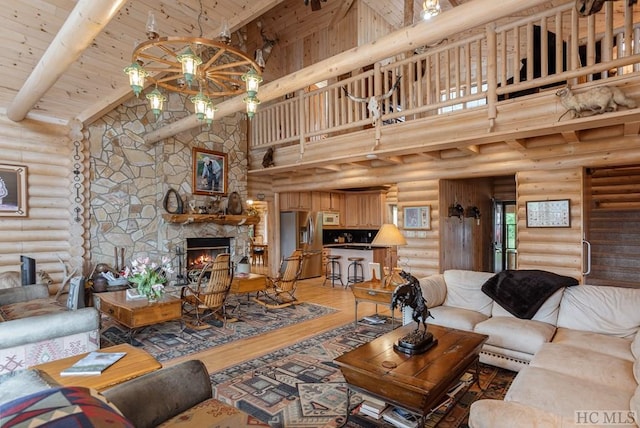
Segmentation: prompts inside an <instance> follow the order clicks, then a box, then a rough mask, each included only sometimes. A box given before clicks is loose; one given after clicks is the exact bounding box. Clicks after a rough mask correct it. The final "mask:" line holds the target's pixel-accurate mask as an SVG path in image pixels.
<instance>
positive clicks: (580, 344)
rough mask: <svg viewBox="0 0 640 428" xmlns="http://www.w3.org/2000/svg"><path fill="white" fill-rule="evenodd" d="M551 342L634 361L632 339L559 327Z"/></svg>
mask: <svg viewBox="0 0 640 428" xmlns="http://www.w3.org/2000/svg"><path fill="white" fill-rule="evenodd" d="M551 342H552V343H559V344H563V345H569V346H573V347H575V348H580V349H584V350H585V351H592V350H594V349H597V350H598V352H601V353H603V354H607V355H611V356H613V357H616V358H622V359H624V360H629V361H633V355H632V354H631V347H630V344H631V341H629V339H624V338H621V337H615V336H607V335H605V334H598V333H591V332H588V331H579V330H569V329H566V328H562V327H558V329H557V330H556V334H555V336H553V339H551Z"/></svg>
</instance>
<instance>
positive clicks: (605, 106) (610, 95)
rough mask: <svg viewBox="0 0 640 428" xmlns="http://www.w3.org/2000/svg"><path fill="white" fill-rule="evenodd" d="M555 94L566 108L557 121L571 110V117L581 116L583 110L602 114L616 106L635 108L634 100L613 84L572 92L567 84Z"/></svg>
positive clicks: (616, 107)
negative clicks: (578, 92)
mask: <svg viewBox="0 0 640 428" xmlns="http://www.w3.org/2000/svg"><path fill="white" fill-rule="evenodd" d="M556 95H557V96H559V97H560V102H561V103H562V105H563V106H564V107H565V108H566V109H567V111H566V112H564V113H563V114H562V116H560V118H559V119H558V121H560V119H562V117H563V116H564V115H565V114H567V113H568V112H572V114H573V117H572V119H573V118H576V117H582V113H583V112H588V113H589V114H602V113H605V112H608V111H616V110H617V109H618V106H619V105H621V106H625V107H628V108H635V107H636V102H635V101H634V100H632V99H631V98H627V97H626V96H625V95H624V93H623V92H622V91H621V90H620V89H619V88H616V87H615V86H596V87H595V88H591V89H589V90H587V91H586V92H582V93H580V94H575V95H574V94H573V92H571V88H569V87H568V86H566V87H564V88H562V89H559V90H558V91H557V92H556Z"/></svg>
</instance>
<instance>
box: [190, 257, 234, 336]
mask: <svg viewBox="0 0 640 428" xmlns="http://www.w3.org/2000/svg"><path fill="white" fill-rule="evenodd" d="M231 281H233V265H232V263H231V255H230V254H227V253H224V254H218V255H217V256H216V258H215V260H214V261H213V262H211V263H208V264H207V265H206V266H205V267H204V268H203V269H202V271H201V272H200V275H199V276H198V281H197V282H196V284H195V286H191V285H186V286H184V287H183V288H182V291H181V293H180V298H181V300H182V316H183V317H184V316H185V315H187V316H190V317H192V318H194V319H195V322H194V324H193V325H194V326H196V327H199V326H202V325H203V321H204V320H205V319H206V318H209V317H215V318H216V319H217V320H218V321H221V323H220V324H219V325H218V327H221V326H224V325H225V324H226V320H227V317H226V313H225V303H226V300H227V296H228V294H229V289H230V288H231ZM220 313H222V316H220Z"/></svg>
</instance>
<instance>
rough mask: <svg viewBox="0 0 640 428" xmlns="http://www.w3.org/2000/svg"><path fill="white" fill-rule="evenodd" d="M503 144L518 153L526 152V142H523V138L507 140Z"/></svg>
mask: <svg viewBox="0 0 640 428" xmlns="http://www.w3.org/2000/svg"><path fill="white" fill-rule="evenodd" d="M504 142H505V143H507V146H509V147H511V148H512V149H515V150H518V151H519V152H524V151H525V150H527V140H525V139H524V138H513V139H507V140H505V141H504Z"/></svg>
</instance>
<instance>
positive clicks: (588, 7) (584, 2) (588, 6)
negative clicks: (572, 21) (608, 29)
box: [576, 0, 638, 16]
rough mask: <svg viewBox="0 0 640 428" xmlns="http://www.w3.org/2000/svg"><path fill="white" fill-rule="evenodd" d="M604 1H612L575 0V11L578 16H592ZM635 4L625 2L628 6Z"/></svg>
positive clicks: (636, 1)
mask: <svg viewBox="0 0 640 428" xmlns="http://www.w3.org/2000/svg"><path fill="white" fill-rule="evenodd" d="M606 1H614V0H576V11H577V12H578V14H579V15H580V16H589V15H593V14H594V13H598V12H600V9H602V6H603V5H604V2H606ZM636 3H638V0H627V4H628V5H629V6H631V5H632V4H636Z"/></svg>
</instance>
